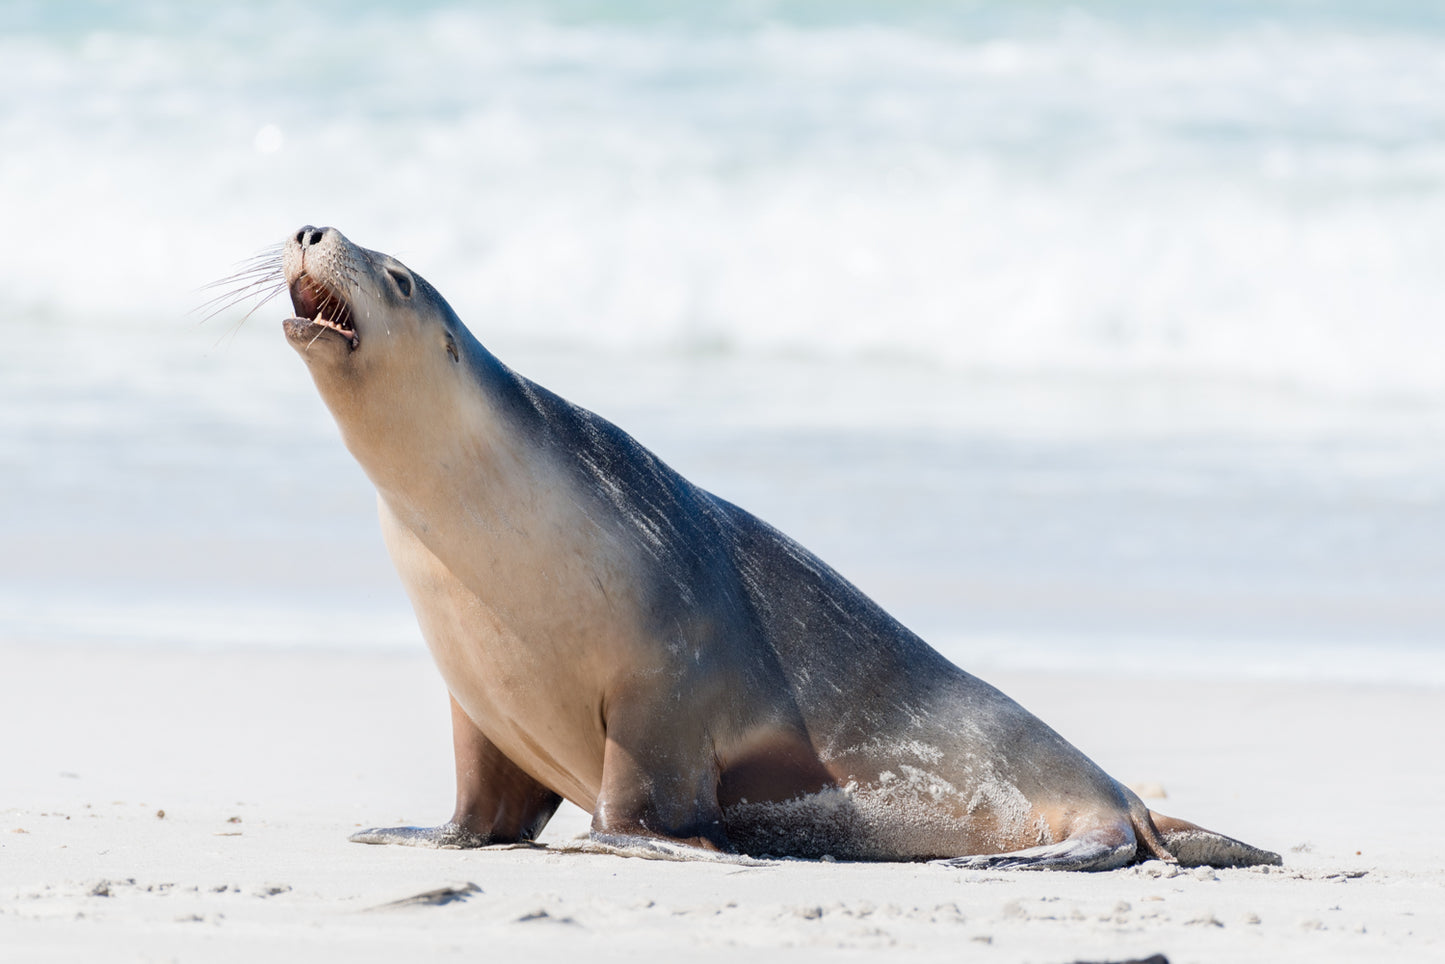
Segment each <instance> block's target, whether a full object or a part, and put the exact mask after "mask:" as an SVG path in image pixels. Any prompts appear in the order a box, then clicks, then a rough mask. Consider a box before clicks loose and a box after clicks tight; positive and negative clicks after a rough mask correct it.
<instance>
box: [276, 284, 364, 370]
mask: <svg viewBox="0 0 1445 964" xmlns="http://www.w3.org/2000/svg"><path fill="white" fill-rule="evenodd" d="M291 305H292V307H294V308H295V309H296V317H297V318H304V319H306V320H307V321H309V322H311V323H312V324H313V325H319V326H321V327H322V328H330V329H331V330H332V331H334V332H337V333H339V334H340V335H341V336H342V337H344V338H345V339H346V341H347V343H348V344H349V345H350V346H351V349H352V351H355V350H356V346H357V345H360V344H361V339H360V338H359V337H357V334H356V325H355V324H353V323H352V320H351V305H350V304H349V303H348V302H347V300H346V299H345V298H344V297H342V296H341V294H340V293H338V292H336V291H333V290H332V289H330V288H328V287H327V286H326V285H324V284H322V283H321V282H319V281H317V280H316V279H315V278H313V277H311V276H310V275H309V274H302V275H301V276H299V277H298V278H297V279H296V280H295V281H293V282H291ZM318 334H319V333H318Z"/></svg>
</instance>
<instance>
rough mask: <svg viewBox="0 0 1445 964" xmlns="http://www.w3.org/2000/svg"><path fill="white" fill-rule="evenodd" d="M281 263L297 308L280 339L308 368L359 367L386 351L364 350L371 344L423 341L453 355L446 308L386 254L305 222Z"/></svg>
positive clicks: (450, 315) (433, 292) (352, 369)
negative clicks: (375, 342) (287, 344)
mask: <svg viewBox="0 0 1445 964" xmlns="http://www.w3.org/2000/svg"><path fill="white" fill-rule="evenodd" d="M281 266H282V271H283V273H284V274H285V277H286V286H287V288H288V289H289V291H290V293H291V304H292V306H293V307H294V308H295V310H296V315H295V317H293V318H288V319H287V320H286V321H285V330H286V337H287V339H288V340H289V341H290V342H291V344H292V346H293V347H294V348H295V349H296V350H297V351H298V352H300V353H301V356H302V358H304V359H305V360H306V362H307V364H308V365H310V366H311V367H312V369H313V371H315V370H316V368H317V366H318V365H329V366H338V367H345V370H347V371H350V372H356V371H358V370H364V369H365V367H366V366H367V365H369V364H373V363H374V361H375V360H376V359H377V358H378V357H379V356H381V355H382V354H384V353H385V349H384V348H383V349H379V350H373V351H368V350H366V346H367V345H368V344H369V343H371V342H373V341H377V342H379V343H380V344H381V345H385V344H386V343H387V342H393V343H394V342H396V341H398V340H402V339H406V340H415V339H419V338H420V339H426V340H430V341H431V342H432V343H433V344H434V345H435V347H436V348H437V349H438V350H439V351H440V352H441V353H443V355H449V356H450V358H451V359H452V360H453V361H455V360H456V357H457V348H456V340H455V339H456V336H455V334H454V333H453V331H452V329H453V327H454V324H452V323H453V322H455V319H456V315H455V314H454V313H453V312H452V310H451V306H449V305H448V304H447V303H446V301H445V300H443V299H442V297H441V295H439V294H438V293H437V291H436V289H435V288H433V287H432V286H431V285H429V284H427V282H426V280H425V279H423V278H421V277H420V276H418V275H416V274H415V273H413V272H412V271H411V269H410V268H408V267H407V266H406V265H404V264H402V263H401V262H400V261H398V260H396V259H395V258H393V257H391V256H390V255H387V254H382V253H381V252H379V251H369V250H367V249H366V248H363V247H360V246H358V245H355V244H353V243H351V241H349V240H348V239H347V237H346V236H345V235H344V234H342V233H341V232H340V231H338V230H336V229H335V228H314V227H312V226H311V225H309V224H308V225H306V226H305V227H303V228H301V229H300V230H298V231H297V232H296V233H295V234H293V235H291V236H290V237H288V238H287V239H286V241H285V243H284V244H283V247H282V255H281ZM438 322H440V323H438Z"/></svg>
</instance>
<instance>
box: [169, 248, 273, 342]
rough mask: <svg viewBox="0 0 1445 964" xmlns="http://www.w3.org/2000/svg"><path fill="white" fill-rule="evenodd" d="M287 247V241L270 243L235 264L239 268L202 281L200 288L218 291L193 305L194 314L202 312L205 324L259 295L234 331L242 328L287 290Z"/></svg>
mask: <svg viewBox="0 0 1445 964" xmlns="http://www.w3.org/2000/svg"><path fill="white" fill-rule="evenodd" d="M284 250H285V249H284V246H283V245H280V244H273V245H269V246H268V247H265V248H262V249H261V250H260V251H259V252H257V253H256V254H254V255H252V256H251V257H249V258H246V259H245V260H243V261H241V262H239V263H238V264H237V265H236V266H235V267H236V270H234V271H233V272H231V273H230V274H229V275H227V276H225V277H224V278H219V279H217V280H216V281H212V282H210V283H208V284H205V285H202V286H201V288H200V291H202V292H211V291H217V292H218V293H217V294H215V295H213V296H212V297H210V298H207V299H206V300H205V301H203V302H201V304H199V305H197V306H196V307H195V308H193V309H191V314H201V319H200V320H201V323H202V324H204V323H205V322H208V321H210V320H211V319H212V318H215V317H216V316H217V315H219V314H222V313H223V312H227V311H230V310H231V309H233V308H235V307H237V306H238V305H240V304H243V303H244V302H246V301H249V300H251V299H253V298H254V299H256V303H255V304H253V305H252V306H251V308H250V310H248V311H247V312H246V313H245V314H244V315H242V316H241V318H240V320H239V321H237V322H236V325H235V327H234V328H233V329H232V332H234V331H235V330H238V329H239V328H240V326H241V325H242V324H244V323H245V322H246V319H248V318H250V317H251V316H252V315H253V314H255V313H256V312H257V311H258V310H259V309H260V308H261V307H262V306H264V305H266V304H268V303H269V302H270V301H271V300H272V299H274V298H275V297H276V296H277V295H279V294H280V293H281V292H283V291H285V290H286V278H285V275H284V274H283V273H282V255H283V252H284ZM222 337H225V336H224V335H223V336H222Z"/></svg>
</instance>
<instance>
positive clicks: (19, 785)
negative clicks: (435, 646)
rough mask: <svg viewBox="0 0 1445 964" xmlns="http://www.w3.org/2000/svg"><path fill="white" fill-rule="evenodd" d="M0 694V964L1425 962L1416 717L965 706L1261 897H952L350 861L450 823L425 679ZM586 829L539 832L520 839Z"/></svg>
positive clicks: (1194, 691)
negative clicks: (993, 716) (1208, 841)
mask: <svg viewBox="0 0 1445 964" xmlns="http://www.w3.org/2000/svg"><path fill="white" fill-rule="evenodd" d="M0 666H3V667H4V672H3V673H0V733H3V734H4V739H3V742H0V775H3V782H0V788H3V789H0V794H3V796H0V960H6V961H9V960H17V961H20V960H24V961H32V960H85V961H91V960H97V959H104V960H184V961H194V960H205V961H209V960H237V961H256V960H305V961H316V960H345V961H370V960H401V959H406V960H431V959H453V958H455V959H468V960H477V959H486V960H511V959H516V958H517V957H518V956H519V955H520V954H525V955H526V959H539V960H548V959H557V960H562V959H567V960H575V959H577V957H578V955H579V954H584V955H585V956H586V958H587V959H593V958H597V957H602V958H609V957H622V956H626V957H629V958H634V957H636V955H637V954H638V953H639V952H641V953H643V954H649V955H653V956H654V957H657V958H658V959H668V960H682V961H688V962H691V961H697V960H715V959H719V960H720V959H727V960H736V959H737V956H738V953H739V948H742V949H743V950H742V953H743V954H746V955H748V956H750V957H760V958H772V957H774V956H781V955H782V954H784V953H788V951H789V949H797V948H802V949H810V950H811V951H812V952H813V953H814V954H815V955H817V956H828V957H842V956H847V957H857V956H859V953H860V952H867V953H869V954H877V953H880V952H881V953H884V954H887V955H891V956H897V957H899V958H901V957H903V956H905V955H907V956H908V957H910V958H922V959H937V960H944V959H946V960H960V959H966V960H970V961H1041V962H1047V961H1059V962H1063V961H1073V960H1076V959H1083V960H1121V959H1125V958H1129V957H1135V956H1144V955H1148V954H1151V953H1156V952H1162V953H1164V954H1167V955H1168V957H1169V959H1170V960H1171V961H1172V962H1175V964H1179V962H1188V961H1238V960H1271V961H1275V960H1309V961H1362V960H1441V959H1445V869H1442V868H1445V841H1442V839H1441V837H1440V835H1439V833H1438V819H1439V815H1440V812H1441V808H1442V805H1445V768H1442V767H1441V765H1440V763H1439V758H1438V755H1437V753H1436V752H1435V749H1434V744H1435V743H1436V741H1437V740H1438V739H1439V736H1440V734H1441V733H1445V705H1442V700H1441V693H1440V692H1439V691H1438V690H1430V689H1419V690H1412V689H1407V688H1401V687H1396V688H1378V687H1366V686H1355V687H1351V686H1342V685H1328V684H1303V683H1300V684H1268V683H1226V682H1213V681H1177V680H1174V681H1168V680H1146V679H1134V680H1120V679H1110V680H1105V679H1081V678H1063V677H1048V676H1040V675H1021V674H989V675H990V681H991V682H994V683H996V684H998V685H1000V686H1001V687H1002V688H1003V689H1004V690H1005V691H1006V692H1008V693H1010V694H1011V695H1012V696H1014V697H1015V698H1017V699H1019V700H1020V701H1021V702H1022V703H1023V704H1024V705H1025V706H1027V707H1029V708H1030V709H1031V710H1033V711H1034V712H1035V713H1037V714H1039V715H1040V716H1042V717H1044V718H1045V719H1046V720H1048V721H1049V722H1050V723H1052V724H1054V725H1055V726H1056V727H1057V728H1058V729H1059V730H1060V731H1061V732H1063V733H1064V734H1065V735H1066V736H1067V737H1069V738H1070V739H1071V740H1073V741H1074V742H1075V743H1076V744H1077V745H1078V746H1080V747H1081V748H1083V749H1084V750H1085V752H1087V753H1088V754H1090V755H1091V756H1092V757H1093V758H1094V759H1095V760H1097V761H1098V762H1099V763H1100V764H1102V765H1103V766H1104V767H1105V769H1107V770H1109V771H1110V772H1111V773H1113V774H1115V775H1116V776H1118V777H1120V778H1121V779H1124V780H1126V781H1130V782H1139V783H1144V782H1153V783H1157V784H1159V785H1161V786H1162V787H1164V788H1165V789H1166V790H1167V792H1168V799H1166V800H1151V801H1149V802H1150V803H1151V805H1152V806H1154V807H1155V809H1158V810H1161V811H1163V812H1167V813H1175V814H1178V815H1180V816H1183V817H1187V818H1190V819H1193V820H1196V821H1198V822H1200V823H1203V824H1205V825H1207V826H1210V827H1213V828H1215V829H1218V830H1221V831H1224V832H1226V833H1229V834H1232V835H1235V836H1238V837H1241V838H1242V839H1245V840H1248V841H1250V842H1252V843H1255V844H1258V845H1260V846H1265V847H1270V848H1272V849H1276V850H1279V851H1281V852H1282V853H1283V854H1284V855H1285V867H1284V869H1283V870H1279V869H1277V868H1276V869H1271V870H1270V871H1268V872H1265V871H1261V870H1235V871H1217V872H1216V871H1209V870H1196V871H1183V872H1176V871H1174V870H1173V869H1171V868H1166V867H1164V866H1163V865H1161V864H1158V863H1154V864H1146V865H1143V866H1140V867H1135V868H1129V869H1126V870H1121V871H1115V872H1111V873H1103V874H1064V873H1032V874H1030V873H989V874H982V873H960V872H953V871H948V870H944V869H940V868H937V867H930V866H920V865H907V864H893V865H867V864H828V863H811V862H800V861H787V862H775V863H770V864H767V865H765V866H760V867H740V866H729V865H718V864H708V863H665V862H656V861H643V860H636V859H626V858H621V857H615V856H608V855H593V854H572V853H560V852H556V851H551V852H549V851H543V850H537V849H530V850H529V849H507V850H502V849H498V850H488V851H479V852H457V851H450V852H435V851H424V850H409V849H402V848H394V847H366V846H361V845H357V844H351V843H348V842H347V841H346V834H347V833H348V832H349V831H351V830H352V829H354V828H356V827H358V826H363V825H373V824H391V823H398V822H406V823H435V822H438V821H439V820H441V819H443V818H445V817H446V816H447V815H448V814H449V813H450V804H451V790H452V788H451V773H450V745H449V730H448V726H447V717H446V705H445V700H444V693H443V690H442V687H441V683H440V681H439V679H438V678H437V676H436V674H435V672H434V670H433V669H432V668H431V666H430V664H429V662H428V660H427V658H426V656H425V654H423V653H420V652H418V653H416V654H406V655H374V654H373V655H360V656H356V655H349V654H342V653H326V652H319V653H318V652H277V651H264V650H262V651H225V652H213V653H200V652H194V651H182V650H165V649H158V648H146V649H109V650H100V649H94V648H80V647H68V646H65V645H61V644H59V643H57V644H56V645H54V646H52V647H49V648H42V647H37V646H31V645H26V646H11V647H8V648H6V647H0ZM162 810H163V811H164V814H165V815H164V817H160V816H159V815H158V814H159V811H162ZM585 827H586V817H585V816H584V815H583V814H581V813H580V812H579V811H577V810H576V809H574V808H570V807H568V808H565V809H564V810H563V812H562V813H560V814H559V815H558V817H557V818H556V819H555V820H554V822H553V824H552V826H551V827H549V829H548V833H547V839H549V840H551V841H554V842H560V841H566V840H568V839H570V838H572V837H573V836H574V835H575V834H577V833H580V832H582V831H584V830H585ZM469 883H470V884H475V885H477V886H478V887H479V888H480V891H479V892H473V893H471V894H469V895H468V896H467V897H466V899H462V900H455V901H452V902H450V903H447V904H444V905H429V904H418V905H403V906H394V907H385V906H383V905H385V904H387V903H388V902H391V901H396V900H398V899H401V898H406V897H408V896H410V895H415V894H418V893H422V892H426V891H431V890H435V889H438V888H443V887H448V886H452V887H458V888H464V887H465V886H466V885H467V884H469ZM660 955H667V957H666V958H661V957H660Z"/></svg>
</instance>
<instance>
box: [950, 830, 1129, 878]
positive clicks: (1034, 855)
mask: <svg viewBox="0 0 1445 964" xmlns="http://www.w3.org/2000/svg"><path fill="white" fill-rule="evenodd" d="M1135 849H1136V843H1135V840H1134V833H1133V831H1132V830H1131V829H1130V828H1129V826H1128V824H1118V825H1114V826H1109V827H1098V828H1095V829H1093V830H1087V831H1085V832H1083V833H1081V834H1078V835H1077V836H1073V837H1069V838H1068V839H1066V840H1062V841H1060V842H1059V843H1056V844H1046V845H1044V846H1042V847H1029V848H1028V849H1026V850H1015V851H1013V852H1011V853H1006V854H978V855H975V856H969V857H949V858H947V859H944V860H933V861H930V863H934V864H938V865H939V866H943V867H953V868H956V869H960V870H1114V869H1115V868H1117V867H1123V866H1124V865H1125V864H1127V863H1129V862H1130V861H1131V860H1133V859H1134V851H1135Z"/></svg>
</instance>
